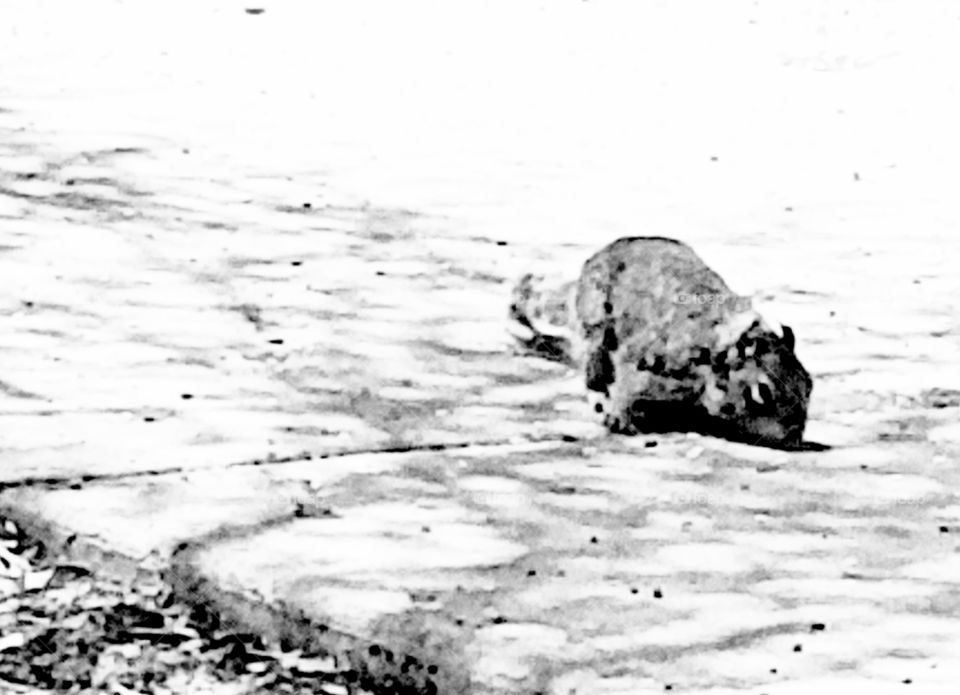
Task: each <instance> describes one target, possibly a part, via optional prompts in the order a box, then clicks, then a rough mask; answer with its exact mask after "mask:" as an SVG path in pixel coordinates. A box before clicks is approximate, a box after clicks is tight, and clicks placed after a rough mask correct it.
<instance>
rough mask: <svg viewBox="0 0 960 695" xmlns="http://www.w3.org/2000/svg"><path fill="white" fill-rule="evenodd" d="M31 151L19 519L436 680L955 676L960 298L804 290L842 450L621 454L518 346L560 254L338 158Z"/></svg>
mask: <svg viewBox="0 0 960 695" xmlns="http://www.w3.org/2000/svg"><path fill="white" fill-rule="evenodd" d="M0 135H3V137H2V138H0V155H2V156H0V275H2V276H3V277H5V278H8V279H10V280H11V284H10V287H12V288H15V290H14V291H12V292H10V293H8V294H7V295H4V296H3V297H2V298H0V317H2V320H3V322H4V326H5V331H4V333H3V336H2V337H0V370H2V371H0V415H2V423H3V424H2V428H3V431H2V438H0V458H2V460H3V461H4V466H3V467H0V507H2V508H3V509H4V510H5V511H8V512H10V513H11V514H12V515H13V516H14V517H15V518H20V519H23V520H25V521H26V522H27V526H28V527H30V528H33V529H34V530H35V531H37V532H39V533H41V534H43V535H44V537H45V538H46V539H47V540H48V541H50V542H51V543H53V544H56V545H59V546H69V547H71V548H73V550H74V553H75V555H76V556H77V557H78V558H80V559H86V560H87V561H88V562H93V563H96V564H97V565H98V566H100V567H102V568H104V570H107V569H113V570H115V571H123V568H124V566H125V563H126V566H129V565H130V562H129V561H130V560H136V559H139V558H143V557H145V556H148V555H156V556H158V557H159V558H161V559H162V560H163V561H166V562H168V563H169V564H170V567H171V571H170V578H171V581H174V582H175V583H177V584H178V585H179V586H180V587H181V591H182V592H183V593H184V595H186V596H193V599H194V600H197V601H205V602H210V603H213V604H215V605H216V606H218V607H219V608H220V609H221V610H222V612H223V613H224V615H225V616H228V617H232V619H234V620H236V621H237V622H238V624H243V625H245V626H251V625H252V626H253V627H255V628H256V629H259V630H262V631H264V632H274V633H276V634H283V635H288V636H292V637H294V638H296V639H298V640H301V641H305V642H311V641H312V642H315V643H316V644H318V645H320V646H323V647H324V648H325V649H327V650H329V651H331V652H333V653H336V654H338V655H342V656H343V657H344V658H347V659H349V660H351V661H353V662H358V663H362V664H363V665H364V666H365V667H366V668H368V669H370V670H372V671H374V672H375V673H380V674H383V675H384V676H386V675H392V676H394V677H396V678H409V679H410V682H411V683H413V684H415V685H416V686H417V687H419V688H420V689H421V690H423V691H425V692H429V688H428V684H433V686H435V687H436V688H437V690H438V691H439V692H443V693H478V694H486V693H489V694H491V695H494V694H496V695H500V694H506V693H511V694H513V693H538V692H539V693H550V694H551V695H571V694H573V693H579V694H583V693H591V695H593V694H595V693H611V694H612V693H636V692H660V691H664V690H666V689H667V687H668V686H669V687H670V690H673V691H677V692H711V693H721V692H731V693H732V692H754V693H760V692H769V693H792V692H809V691H810V689H812V688H816V687H824V688H832V687H837V688H839V687H845V688H848V689H850V690H852V691H854V692H855V691H857V690H862V691H869V692H886V691H887V690H892V689H895V688H896V689H898V692H899V689H901V688H902V687H903V686H904V682H905V681H906V680H910V681H911V682H912V683H913V684H916V685H917V686H922V688H923V690H922V692H930V693H933V692H941V691H942V692H946V691H947V688H950V691H951V692H953V691H954V690H955V683H956V680H957V675H958V671H960V664H958V662H957V654H958V653H960V652H958V651H957V649H956V645H957V644H960V635H958V634H957V629H958V628H957V627H956V621H955V615H956V612H957V605H958V604H957V589H956V578H957V576H958V572H960V566H958V563H957V561H956V557H957V543H956V541H955V540H952V539H953V538H954V537H955V535H956V533H957V532H960V502H958V500H957V496H956V494H955V491H956V490H957V489H958V488H957V482H958V481H957V479H956V478H957V475H958V474H957V472H956V470H955V465H954V463H955V461H956V459H957V456H958V454H960V433H958V430H957V426H956V421H957V405H958V402H957V397H956V391H951V390H950V389H951V388H954V389H955V388H956V387H957V386H958V385H957V384H951V383H945V382H947V381H949V379H947V378H946V377H947V376H948V375H949V373H948V372H946V371H945V367H946V366H948V365H950V364H952V361H953V360H954V359H955V358H953V357H952V355H953V353H952V352H951V350H955V348H956V347H957V340H958V335H960V334H958V329H957V324H956V321H955V317H954V316H952V315H951V311H952V308H953V307H954V306H955V297H953V294H952V290H951V286H950V285H948V284H941V285H937V284H936V282H934V281H935V280H936V278H933V279H932V280H931V279H925V281H929V282H931V284H932V286H934V287H939V290H937V291H938V292H939V293H940V294H939V295H938V296H940V298H941V299H942V301H940V302H937V301H934V300H935V298H931V297H930V296H929V295H927V296H925V297H924V298H923V300H922V301H921V299H920V298H919V297H918V298H916V299H915V300H914V304H913V305H911V303H910V301H908V300H905V301H904V302H903V303H902V304H901V305H899V308H898V314H897V322H896V325H897V330H896V331H891V330H890V328H889V326H888V325H887V324H888V322H885V321H884V319H885V318H887V317H885V316H877V315H874V314H871V313H870V312H869V311H865V307H861V306H857V305H856V303H855V302H853V301H849V300H846V299H844V298H843V297H842V296H841V295H837V294H835V295H830V296H816V297H815V298H814V299H813V300H811V297H810V295H807V294H804V293H803V292H800V291H799V290H798V288H792V287H784V288H776V289H775V291H772V295H773V296H772V300H773V301H775V302H778V303H779V304H780V305H781V306H783V307H785V308H786V310H787V313H788V314H792V315H793V316H795V317H799V318H800V319H801V321H802V323H800V324H799V325H797V326H795V327H796V328H797V333H798V338H799V342H800V344H801V347H802V350H803V353H802V357H803V359H804V361H805V363H807V361H809V364H810V366H811V370H812V372H813V374H814V378H815V382H816V386H815V390H814V394H813V401H812V406H811V422H810V428H809V432H808V436H809V438H810V439H811V440H813V441H815V442H819V443H822V444H826V445H829V446H830V447H832V448H830V449H827V450H824V451H817V452H808V453H802V454H801V453H796V454H794V453H790V454H788V453H785V452H777V451H771V450H765V449H758V448H752V447H747V446H743V445H738V444H732V443H728V442H722V441H717V440H710V439H705V438H702V437H698V436H695V435H690V436H679V435H677V436H674V435H671V436H663V437H657V438H649V437H641V438H635V439H622V438H618V437H605V436H603V435H602V433H601V432H600V428H599V427H598V425H597V424H596V422H595V419H594V418H593V416H592V414H591V413H589V412H587V407H586V403H585V399H584V398H583V397H582V391H581V387H580V384H579V382H578V380H577V379H576V378H575V377H574V376H573V375H571V374H570V373H569V372H567V371H566V370H564V369H562V368H560V367H557V366H554V365H549V364H542V363H538V362H536V361H532V360H529V359H524V358H521V357H518V356H516V355H513V354H511V352H510V350H509V342H508V338H507V335H506V332H505V330H503V319H504V307H505V306H506V304H507V296H508V294H509V282H510V280H511V279H512V278H513V277H515V276H516V275H518V274H519V273H520V272H522V271H523V270H526V269H527V265H528V264H529V260H530V259H533V258H536V259H539V260H540V261H542V262H543V263H544V264H545V265H546V266H547V267H550V265H551V264H554V265H557V263H556V261H557V258H558V254H559V252H557V253H553V252H551V251H550V250H549V249H546V248H543V247H542V245H539V244H532V243H527V244H526V245H524V244H523V243H514V242H513V241H512V240H511V241H510V243H509V244H508V245H506V246H505V245H504V244H503V243H502V242H503V240H501V239H496V238H488V237H474V236H468V235H465V234H463V233H462V230H459V229H458V228H457V227H456V225H455V222H453V221H451V220H443V219H435V218H428V217H426V216H423V215H420V214H417V213H416V212H414V211H410V210H404V209H383V208H377V207H375V206H372V205H370V204H368V203H367V204H364V203H362V202H358V201H352V200H345V199H342V198H341V197H338V196H337V194H335V193H334V192H332V191H330V190H329V188H328V187H327V186H326V183H325V181H324V177H323V176H322V172H306V173H303V172H301V173H298V174H297V175H296V176H293V175H288V176H280V175H278V174H277V173H276V172H269V171H262V170H257V169H252V168H250V169H246V168H243V167H238V166H237V165H236V164H235V163H231V162H227V161H223V160H218V159H217V158H215V157H212V156H207V155H205V154H204V153H202V152H185V151H184V150H183V148H181V147H178V146H176V145H175V144H174V143H170V142H165V141H162V140H159V139H155V138H153V139H152V138H132V139H124V140H123V141H117V140H116V139H113V140H111V141H110V142H107V143H104V142H101V141H98V140H96V139H95V138H94V139H91V140H90V141H89V142H86V143H79V144H78V143H77V142H76V141H72V142H70V143H65V142H62V141H61V140H59V139H58V137H57V136H56V135H55V134H37V133H26V132H25V131H19V130H3V131H0ZM590 246H592V244H591V245H590ZM589 250H591V249H590V248H588V247H587V245H584V248H583V249H581V251H584V252H586V251H589ZM755 252H756V249H753V250H752V251H750V252H749V253H755ZM569 253H570V249H565V250H563V255H569ZM803 253H807V254H813V251H811V250H810V249H806V250H805V251H803ZM814 256H816V254H813V256H811V258H812V257H814ZM818 262H819V261H818ZM849 262H850V259H845V258H844V257H842V255H838V256H837V258H835V259H832V260H825V261H823V263H824V265H826V266H828V269H829V268H830V267H834V266H833V265H830V264H834V265H835V266H836V268H838V269H840V270H844V271H845V270H846V268H845V267H843V266H844V264H845V263H849ZM871 267H872V266H871ZM838 272H839V271H838ZM865 277H869V278H870V281H871V282H874V283H875V284H876V285H877V286H878V287H879V288H880V290H878V291H889V292H897V291H902V290H903V288H904V287H905V286H906V285H909V284H910V283H911V282H912V281H913V279H914V278H912V277H911V276H910V275H909V273H908V272H907V271H906V270H905V271H902V272H901V273H900V275H898V276H897V277H896V278H893V279H892V280H891V281H890V282H889V283H885V282H884V278H883V277H881V276H876V277H875V276H874V275H870V274H869V273H868V274H867V275H866V276H865ZM834 291H835V292H836V290H834ZM830 306H835V307H836V311H834V309H831V308H828V307H830ZM931 307H935V310H934V309H931ZM831 312H834V313H832V314H831ZM909 316H914V317H915V318H914V319H911V320H907V317H909ZM900 319H904V320H903V321H901V320H900ZM934 387H944V388H945V394H946V395H941V397H940V398H941V399H940V400H936V399H935V398H933V397H932V396H931V395H930V394H931V393H932V391H931V389H934ZM536 440H546V441H536ZM798 647H799V649H798ZM411 659H412V660H411ZM404 668H406V672H404Z"/></svg>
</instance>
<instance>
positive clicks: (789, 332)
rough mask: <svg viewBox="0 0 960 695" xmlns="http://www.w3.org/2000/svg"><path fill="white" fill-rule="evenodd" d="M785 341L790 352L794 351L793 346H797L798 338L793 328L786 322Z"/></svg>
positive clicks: (784, 328)
mask: <svg viewBox="0 0 960 695" xmlns="http://www.w3.org/2000/svg"><path fill="white" fill-rule="evenodd" d="M783 342H784V344H785V345H786V346H787V349H789V350H790V352H793V348H794V347H795V346H796V343H797V340H796V338H795V337H794V335H793V329H792V328H790V326H787V325H786V324H784V325H783Z"/></svg>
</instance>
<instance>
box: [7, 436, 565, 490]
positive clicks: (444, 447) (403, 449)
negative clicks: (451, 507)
mask: <svg viewBox="0 0 960 695" xmlns="http://www.w3.org/2000/svg"><path fill="white" fill-rule="evenodd" d="M579 441H582V440H581V439H580V438H579V437H575V436H573V435H565V434H564V435H549V436H546V437H536V438H530V439H524V440H521V441H517V440H510V439H495V440H489V441H466V442H427V443H424V444H398V445H395V446H388V447H368V448H361V449H344V450H341V451H326V452H321V453H316V454H315V453H310V452H302V453H299V454H293V455H291V456H267V457H265V458H262V459H248V460H246V461H235V462H233V463H227V464H224V465H223V466H221V468H237V467H242V466H273V465H278V464H284V463H295V462H297V461H312V460H314V459H317V460H323V459H331V458H345V457H348V456H362V455H375V454H405V453H411V452H416V451H448V450H454V449H469V448H474V447H476V448H483V447H495V446H509V445H511V444H513V445H519V446H522V445H525V444H548V443H556V444H573V443H576V442H579ZM209 468H217V466H211V467H209ZM197 470H209V469H208V468H186V467H184V466H171V467H170V468H153V469H149V470H142V471H129V472H126V473H97V474H88V475H81V476H70V477H46V478H42V477H36V476H28V477H26V478H22V479H20V480H11V481H4V482H0V494H2V493H3V492H4V491H6V490H11V489H16V488H24V487H45V488H47V489H51V490H57V489H64V488H71V487H82V486H83V485H85V484H87V483H100V482H112V481H117V480H133V479H136V478H146V477H151V476H159V475H169V474H176V473H191V472H193V471H197Z"/></svg>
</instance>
